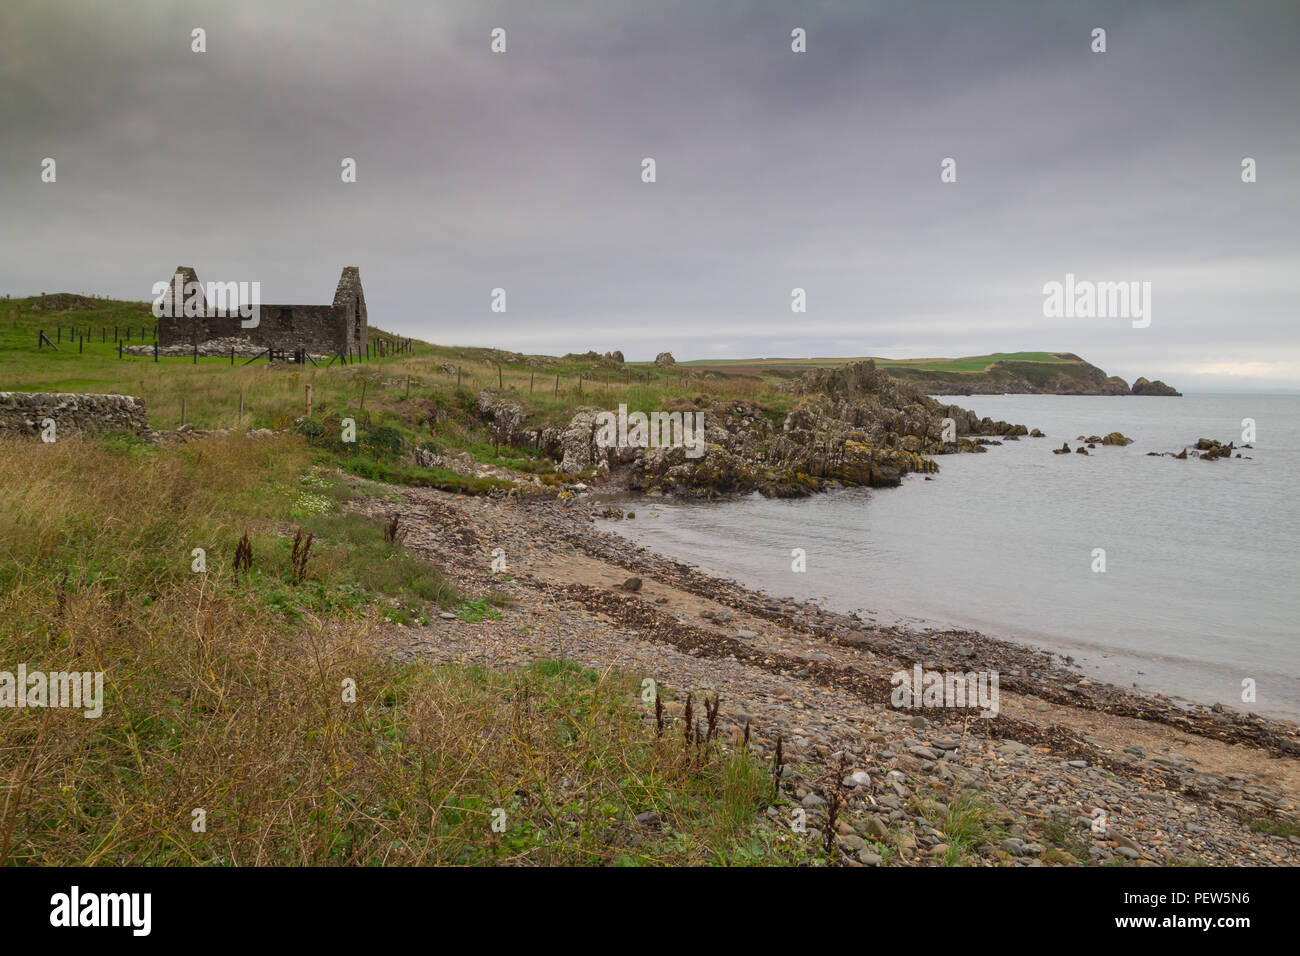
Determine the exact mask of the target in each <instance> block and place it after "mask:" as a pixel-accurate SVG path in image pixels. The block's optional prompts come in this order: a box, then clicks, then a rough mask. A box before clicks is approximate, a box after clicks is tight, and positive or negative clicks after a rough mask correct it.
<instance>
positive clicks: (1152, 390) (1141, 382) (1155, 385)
mask: <svg viewBox="0 0 1300 956" xmlns="http://www.w3.org/2000/svg"><path fill="white" fill-rule="evenodd" d="M1133 394H1134V395H1169V396H1172V397H1179V396H1181V395H1182V394H1183V393H1182V392H1179V391H1175V390H1174V389H1173V388H1172V387H1171V386H1169V385H1166V384H1165V383H1164V382H1162V381H1160V379H1156V380H1155V381H1154V382H1149V381H1147V380H1146V379H1145V378H1139V379H1138V380H1137V381H1135V382H1134V383H1133Z"/></svg>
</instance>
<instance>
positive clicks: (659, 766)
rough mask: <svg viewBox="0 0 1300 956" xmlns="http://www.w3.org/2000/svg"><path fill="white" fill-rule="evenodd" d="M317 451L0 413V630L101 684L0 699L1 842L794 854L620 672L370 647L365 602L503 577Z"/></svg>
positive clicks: (710, 859) (107, 852) (44, 851)
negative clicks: (1, 421) (87, 700)
mask: <svg viewBox="0 0 1300 956" xmlns="http://www.w3.org/2000/svg"><path fill="white" fill-rule="evenodd" d="M317 454H319V453H318V452H313V450H312V449H311V448H309V446H308V445H307V444H306V443H305V442H304V441H302V439H301V438H298V437H293V436H281V437H278V438H274V439H266V440H249V439H246V438H243V437H236V436H232V437H226V438H221V437H216V436H214V437H211V438H207V439H203V440H199V441H195V442H192V443H189V444H182V445H172V446H167V447H163V448H153V447H150V446H147V445H143V444H141V443H140V442H139V441H137V440H135V439H133V438H131V437H128V436H113V437H109V438H105V439H103V440H98V441H95V440H77V439H67V440H60V441H59V442H57V443H54V444H51V445H45V444H41V443H38V442H30V441H23V442H18V441H13V440H4V442H3V447H0V485H2V486H3V487H4V488H5V489H6V494H5V495H4V496H3V497H2V498H0V555H3V560H0V619H3V620H4V621H5V623H6V629H5V635H4V638H3V642H4V658H5V660H6V661H22V662H26V663H27V664H28V666H29V668H31V669H33V670H48V671H53V670H59V671H92V672H93V671H102V672H103V674H104V692H105V698H106V700H105V706H104V708H103V715H102V716H101V717H99V718H97V719H87V718H85V717H84V716H83V715H82V713H81V711H79V710H69V709H63V708H50V709H21V710H20V709H15V708H4V709H3V710H0V790H3V792H4V794H5V797H4V800H3V801H2V802H0V864H85V865H95V864H101V865H131V864H148V865H166V864H217V865H240V866H244V865H264V864H342V865H368V864H380V863H383V864H430V863H453V864H457V863H459V864H463V863H494V862H495V863H515V864H556V863H577V864H643V863H653V864H659V863H771V862H798V861H800V860H802V859H803V858H804V854H805V852H807V851H806V850H804V849H800V846H801V844H796V843H795V842H793V841H792V840H791V839H790V838H789V836H788V834H784V833H783V832H782V829H783V828H780V827H776V826H775V825H773V824H770V823H769V822H768V821H767V819H766V817H765V816H763V815H762V813H761V812H760V811H761V810H762V809H763V807H764V806H765V798H764V794H766V793H770V782H769V777H768V775H767V772H766V770H765V768H764V767H763V766H762V765H761V764H760V763H759V762H758V761H756V760H755V759H753V758H752V757H750V756H748V755H747V754H744V753H739V752H729V751H727V750H725V749H723V748H720V747H718V746H716V745H713V746H710V747H708V748H705V749H703V750H701V749H700V748H697V747H696V748H688V747H685V746H684V745H683V742H682V740H681V737H680V734H678V735H676V736H673V735H672V734H667V733H666V734H665V735H664V736H663V737H662V738H661V737H659V736H657V735H656V733H655V728H654V723H653V721H649V722H647V721H646V720H645V719H644V718H645V714H646V712H645V707H644V705H643V704H641V702H640V700H639V699H638V697H637V692H638V690H639V686H638V684H637V683H636V681H635V680H634V679H633V678H631V677H627V676H624V675H621V674H617V673H611V674H606V675H597V674H595V673H593V672H591V671H585V670H583V669H581V668H578V667H576V666H575V665H573V664H572V663H571V662H542V663H539V664H537V665H535V666H533V667H531V668H527V669H524V670H522V671H519V672H516V673H513V674H507V675H496V674H488V673H485V672H483V671H482V670H480V669H477V668H471V667H452V666H446V667H430V666H426V665H405V666H402V665H397V664H394V663H391V662H390V661H388V660H386V659H385V658H384V657H383V656H382V655H378V654H375V653H374V651H373V645H374V641H375V639H376V637H377V636H378V630H377V629H378V628H380V627H382V626H383V622H384V620H385V619H387V620H398V621H402V622H413V621H418V620H419V618H420V616H421V615H424V614H427V612H428V610H429V609H430V608H432V607H437V606H441V607H443V608H454V609H458V610H460V611H461V613H462V616H464V617H466V619H478V620H486V619H490V618H492V617H495V616H499V615H500V612H499V611H497V610H496V608H497V607H498V606H501V605H503V604H505V603H507V602H506V599H505V597H504V595H502V594H500V593H499V592H490V593H489V594H487V595H483V596H480V597H477V598H472V597H468V596H465V595H462V594H459V593H457V592H456V590H455V589H454V588H452V587H451V586H450V585H449V584H448V583H447V582H446V580H445V579H444V578H443V576H442V574H441V573H440V572H439V570H438V569H437V568H435V567H433V566H431V565H429V564H427V563H425V562H422V561H419V560H417V559H416V558H414V557H413V556H411V555H410V554H409V553H407V552H405V551H404V550H403V549H402V548H401V547H400V545H397V544H394V543H391V542H389V541H388V540H386V535H385V533H384V527H383V525H382V524H380V523H379V522H377V521H372V520H369V519H366V518H364V517H361V516H360V515H357V514H352V513H348V512H346V511H344V510H341V506H342V505H344V504H345V503H346V502H347V500H348V499H349V498H350V497H351V496H352V495H353V494H354V493H356V483H355V482H354V481H353V480H349V479H344V478H342V477H340V475H339V474H338V472H337V471H335V470H333V469H329V468H325V467H321V466H320V465H319V464H313V456H314V455H317ZM308 534H310V535H313V536H314V537H313V538H312V540H311V543H310V546H309V547H308V549H307V551H306V554H307V558H306V561H305V562H304V563H303V568H304V571H303V573H302V574H301V576H299V575H296V573H295V569H296V565H295V562H294V560H293V553H294V552H295V551H297V552H298V553H299V555H300V556H301V554H302V553H303V552H302V551H301V549H300V546H301V545H302V543H303V542H304V541H306V540H307V539H306V536H307V535H308ZM245 542H246V545H245ZM196 548H202V549H203V550H204V554H203V555H202V558H203V560H204V561H205V564H206V570H204V571H202V572H199V571H196V570H195V566H196V564H195V562H196V561H198V560H199V556H197V555H196V553H195V551H194V549H196ZM237 551H238V552H239V553H241V554H245V555H247V557H248V561H247V562H246V564H245V563H242V562H241V565H240V566H239V567H237V566H236V561H235V555H236V553H237ZM498 808H499V809H500V810H501V811H503V812H504V817H500V819H501V821H502V823H503V828H501V829H499V831H498V830H494V829H493V828H492V823H493V820H494V819H495V817H494V811H496V810H498ZM196 810H199V811H201V815H202V824H201V826H200V825H196V821H198V820H199V816H198V815H196V814H195V811H196ZM647 812H653V813H657V814H658V815H659V819H660V821H661V823H660V824H659V825H656V826H646V825H643V824H639V823H637V822H636V816H637V814H642V813H647Z"/></svg>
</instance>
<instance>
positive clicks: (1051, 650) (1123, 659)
mask: <svg viewBox="0 0 1300 956" xmlns="http://www.w3.org/2000/svg"><path fill="white" fill-rule="evenodd" d="M856 490H858V489H851V488H840V489H830V490H828V491H827V492H825V494H827V495H836V494H846V493H852V492H854V491H856ZM666 499H667V496H663V497H653V498H643V497H638V496H636V495H634V494H633V493H630V492H629V493H620V494H618V495H613V496H609V497H608V498H605V497H601V498H599V501H600V503H601V504H606V503H608V504H610V505H613V506H615V507H618V506H621V507H624V508H627V507H628V506H629V505H632V506H633V507H632V508H631V509H630V510H635V511H637V512H638V515H639V516H638V518H637V519H636V520H635V523H636V524H637V525H643V524H649V523H650V521H651V520H653V519H645V520H644V521H643V520H642V517H641V515H643V514H644V513H645V512H646V511H648V510H649V508H650V507H652V506H653V505H655V504H657V503H662V502H664V501H665V500H666ZM684 504H687V505H689V504H690V502H685V503H684ZM598 519H600V527H601V528H602V530H606V529H607V530H609V532H610V533H612V534H615V535H617V536H619V537H621V538H623V539H625V540H627V541H629V542H631V543H632V544H633V545H635V546H636V547H640V548H645V549H647V550H648V551H650V552H651V553H653V554H655V555H657V556H659V557H661V558H663V559H665V560H668V561H672V562H675V563H679V564H682V565H683V566H684V567H687V568H690V569H692V570H694V571H695V572H696V573H698V574H700V575H703V576H704V577H708V578H720V579H724V580H734V581H737V582H743V581H744V580H745V574H744V571H743V570H741V571H732V570H729V569H727V568H724V567H717V566H710V565H708V564H706V563H704V562H700V561H698V557H697V556H696V555H687V556H683V557H680V558H679V557H677V556H675V555H674V554H673V553H671V552H670V551H668V550H665V549H659V548H656V547H655V545H654V543H653V542H652V541H648V540H647V539H645V538H642V537H641V536H640V535H639V534H638V532H639V531H640V530H641V529H640V528H638V531H637V532H627V533H625V532H623V531H622V530H621V529H620V528H619V527H618V525H620V524H621V523H622V519H619V518H617V517H605V516H601V515H598ZM745 586H746V587H750V588H751V589H753V590H755V591H761V592H763V593H764V594H767V595H769V596H774V597H775V598H776V599H777V600H779V601H792V602H794V603H796V604H808V605H815V606H819V607H822V608H823V609H826V610H828V612H830V613H835V614H839V615H842V616H844V617H847V618H849V619H855V620H856V621H857V622H858V623H857V625H856V626H858V627H861V628H875V629H881V630H889V631H897V632H902V633H908V634H910V636H911V637H912V638H913V639H914V640H915V641H919V642H922V643H924V641H925V638H926V636H927V635H928V634H939V635H955V634H965V633H970V634H978V635H982V636H987V637H992V636H993V635H998V636H997V637H996V638H994V639H995V640H997V641H999V642H1001V643H1005V644H1010V645H1014V646H1017V647H1024V648H1028V649H1030V650H1034V651H1038V652H1041V653H1044V654H1047V655H1049V656H1051V657H1054V658H1061V659H1063V660H1064V661H1065V662H1066V663H1067V664H1068V665H1069V667H1070V668H1071V669H1072V670H1073V671H1074V672H1075V673H1076V674H1077V676H1081V677H1084V678H1086V680H1088V681H1089V682H1092V683H1095V684H1098V685H1108V686H1112V687H1115V688H1117V689H1119V690H1121V691H1122V693H1123V694H1125V695H1126V696H1129V697H1136V698H1141V699H1151V698H1158V699H1160V700H1162V701H1168V702H1169V703H1170V704H1172V705H1173V706H1176V707H1182V708H1184V709H1189V710H1195V709H1207V708H1209V709H1213V708H1214V707H1215V702H1214V701H1213V700H1212V699H1208V700H1207V699H1205V698H1202V699H1197V698H1196V697H1194V696H1192V694H1191V692H1188V691H1182V690H1175V689H1171V688H1170V687H1168V686H1167V685H1166V686H1161V682H1160V681H1158V680H1156V681H1153V680H1150V679H1149V678H1145V677H1144V678H1142V679H1141V682H1140V683H1139V681H1138V680H1133V681H1132V682H1131V685H1132V686H1131V688H1130V687H1129V686H1128V685H1124V684H1121V683H1120V679H1119V678H1117V677H1115V676H1113V675H1115V674H1124V675H1125V676H1133V675H1129V674H1127V673H1126V670H1127V668H1130V667H1132V666H1133V665H1135V664H1137V665H1146V664H1147V663H1149V662H1150V661H1165V660H1167V658H1166V656H1165V655H1164V654H1163V653H1161V652H1158V651H1149V652H1146V651H1137V650H1133V649H1131V648H1127V647H1123V646H1120V645H1114V644H1102V643H1097V642H1094V641H1091V640H1087V639H1084V638H1071V637H1069V636H1067V635H1063V634H1052V633H1046V632H1041V631H1035V630H1032V629H1026V628H1015V627H1013V626H1010V625H999V624H998V623H997V622H995V621H991V620H975V619H962V618H960V617H959V616H956V615H946V614H945V613H944V612H935V613H929V612H920V613H917V612H904V611H901V610H899V609H898V607H897V605H894V606H892V607H885V606H882V605H881V604H880V603H879V602H877V601H875V600H873V601H871V602H870V603H871V605H872V606H871V607H857V608H849V607H846V606H845V605H844V604H842V603H841V604H839V606H838V607H837V606H836V603H837V602H835V600H834V599H833V598H828V597H825V596H814V595H808V596H801V595H799V594H797V593H795V594H791V593H787V592H782V593H779V594H771V593H769V589H770V584H768V583H766V582H763V583H760V582H755V583H753V584H752V585H745ZM1004 635H1005V636H1004ZM1076 658H1078V659H1076ZM1085 658H1099V659H1103V660H1105V661H1106V663H1100V662H1099V661H1098V660H1086V659H1085ZM1180 663H1181V664H1183V665H1184V666H1190V667H1198V666H1208V665H1205V664H1203V663H1202V662H1200V661H1197V660H1196V659H1192V658H1186V659H1183V660H1182V661H1180ZM1217 703H1218V705H1219V707H1221V708H1227V709H1228V710H1230V711H1232V712H1234V713H1238V714H1242V715H1251V716H1255V717H1258V718H1260V719H1263V720H1268V721H1274V722H1279V723H1287V722H1290V723H1293V724H1295V723H1298V722H1300V715H1297V714H1293V713H1290V712H1263V711H1252V710H1246V709H1245V708H1243V707H1241V706H1238V705H1235V704H1231V703H1223V702H1217Z"/></svg>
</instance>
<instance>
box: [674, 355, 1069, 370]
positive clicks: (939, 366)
mask: <svg viewBox="0 0 1300 956" xmlns="http://www.w3.org/2000/svg"><path fill="white" fill-rule="evenodd" d="M868 359H870V360H871V361H873V362H875V363H876V365H878V366H880V367H881V368H906V369H911V370H915V371H929V372H984V371H987V370H988V367H989V366H990V365H992V364H993V363H995V362H1043V363H1047V364H1053V365H1069V364H1079V362H1080V360H1079V359H1078V358H1077V357H1067V355H1066V354H1065V353H1057V352H995V353H993V354H991V355H968V356H965V357H963V358H909V359H887V358H879V357H875V356H861V357H858V358H806V359H799V358H762V359H698V360H696V361H691V362H683V363H682V364H683V365H688V366H691V367H698V368H718V369H725V370H728V371H737V372H738V371H742V370H743V371H744V372H746V373H748V374H762V373H763V372H765V371H786V372H788V371H790V370H793V369H798V370H803V369H808V368H838V367H839V366H841V365H847V364H848V363H850V362H862V361H866V360H868Z"/></svg>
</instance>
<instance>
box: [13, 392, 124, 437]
mask: <svg viewBox="0 0 1300 956" xmlns="http://www.w3.org/2000/svg"><path fill="white" fill-rule="evenodd" d="M47 418H52V419H53V420H54V424H55V439H56V440H57V439H58V438H59V437H61V436H63V435H65V434H70V433H75V432H110V431H130V432H135V433H136V434H137V435H141V436H145V437H147V436H148V435H149V433H150V432H149V417H148V415H147V414H146V412H145V405H144V399H143V398H136V397H134V396H131V395H83V394H78V393H73V392H0V435H15V434H17V435H25V436H29V437H32V438H36V437H39V436H40V433H41V429H42V425H41V423H42V422H43V421H45V419H47Z"/></svg>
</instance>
